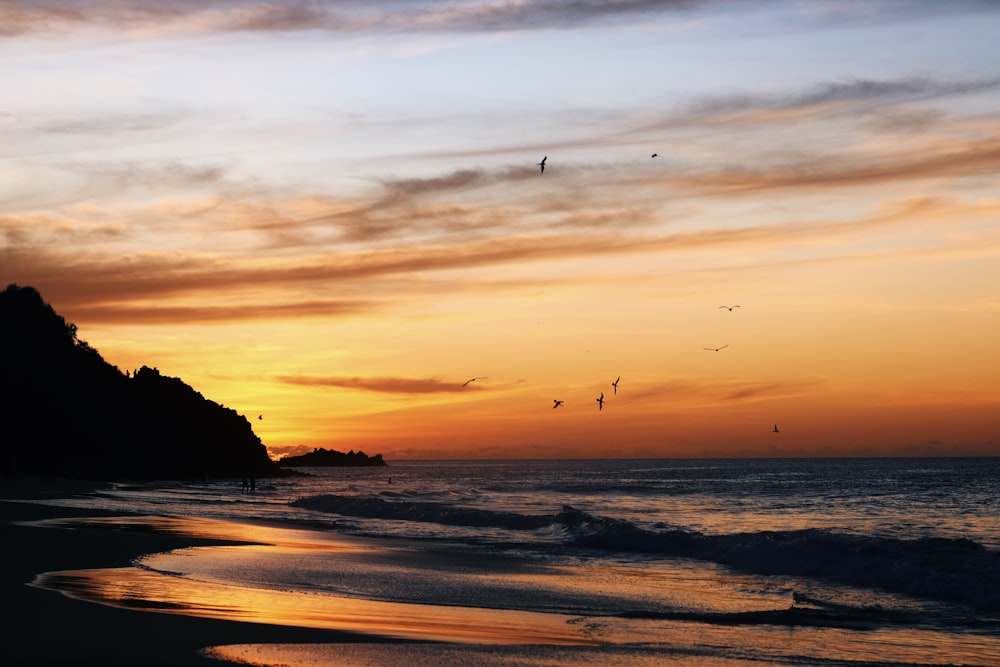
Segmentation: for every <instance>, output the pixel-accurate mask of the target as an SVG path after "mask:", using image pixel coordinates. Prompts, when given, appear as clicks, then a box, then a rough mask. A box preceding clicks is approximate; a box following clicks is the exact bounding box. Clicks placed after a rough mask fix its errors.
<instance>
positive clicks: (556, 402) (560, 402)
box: [552, 398, 563, 410]
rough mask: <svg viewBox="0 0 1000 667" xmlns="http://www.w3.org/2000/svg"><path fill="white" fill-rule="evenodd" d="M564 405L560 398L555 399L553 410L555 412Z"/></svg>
mask: <svg viewBox="0 0 1000 667" xmlns="http://www.w3.org/2000/svg"><path fill="white" fill-rule="evenodd" d="M562 404H563V402H562V401H560V400H559V399H558V398H553V399H552V409H553V410H555V409H556V408H558V407H559V406H560V405H562Z"/></svg>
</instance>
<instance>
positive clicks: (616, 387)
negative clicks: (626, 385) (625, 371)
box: [611, 375, 622, 394]
mask: <svg viewBox="0 0 1000 667" xmlns="http://www.w3.org/2000/svg"><path fill="white" fill-rule="evenodd" d="M621 379H622V376H621V375H619V376H618V379H617V380H615V381H614V382H612V383H611V386H612V387H614V388H615V394H617V393H618V382H619V381H620V380H621Z"/></svg>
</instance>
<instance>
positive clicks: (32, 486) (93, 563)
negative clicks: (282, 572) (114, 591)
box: [0, 477, 391, 666]
mask: <svg viewBox="0 0 1000 667" xmlns="http://www.w3.org/2000/svg"><path fill="white" fill-rule="evenodd" d="M87 488H88V486H87V485H86V484H76V483H66V482H59V481H53V480H40V479H37V478H22V477H18V478H0V499H18V498H19V499H30V498H52V497H67V496H69V495H72V494H73V493H78V492H84V491H85V490H86V489H87ZM79 516H101V514H100V513H99V512H95V511H89V510H79V509H73V508H63V507H50V506H44V505H37V504H31V503H30V502H8V501H7V500H3V501H0V545H2V546H0V550H2V566H0V572H2V574H0V581H2V583H0V596H2V598H0V599H2V604H3V606H4V610H3V615H4V619H5V620H4V621H3V624H2V627H3V634H2V637H3V644H2V646H0V663H2V664H4V665H12V666H14V665H130V666H132V665H221V664H224V663H222V662H219V661H216V660H210V659H208V658H205V657H203V656H201V655H199V653H198V650H199V649H201V648H204V647H207V646H214V645H220V644H241V643H283V642H290V643H300V642H303V643H311V642H323V643H339V642H372V641H380V642H385V641H387V640H386V639H384V638H378V637H373V636H371V635H355V634H351V633H347V632H339V631H332V630H312V629H306V628H293V627H283V626H273V625H260V624H251V623H239V622H236V621H221V620H213V619H203V618H194V617H187V616H179V615H175V614H165V613H156V612H149V611H135V610H128V609H119V608H115V607H109V606H104V605H100V604H95V603H92V602H84V601H80V600H74V599H71V598H69V597H66V596H64V595H62V594H61V593H56V592H53V591H48V590H42V589H39V588H34V587H32V586H29V585H28V584H30V583H31V582H32V581H33V580H34V578H35V576H36V575H38V574H40V573H42V572H50V571H58V570H75V569H85V568H103V567H121V566H126V565H128V564H129V563H130V562H131V560H132V559H133V558H135V557H137V556H140V555H142V554H147V553H155V552H160V551H167V550H170V549H177V548H180V547H185V546H194V545H207V544H219V542H217V541H210V540H198V539H196V538H190V537H179V536H174V535H164V534H155V533H135V532H113V531H107V530H88V529H86V528H82V529H79V528H77V529H66V528H52V527H37V526H23V525H18V524H17V523H16V522H19V521H34V520H38V519H48V518H57V517H79ZM388 641H391V640H388Z"/></svg>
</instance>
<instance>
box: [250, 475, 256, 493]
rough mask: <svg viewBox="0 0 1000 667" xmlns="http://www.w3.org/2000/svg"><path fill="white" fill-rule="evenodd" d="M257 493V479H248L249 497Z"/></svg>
mask: <svg viewBox="0 0 1000 667" xmlns="http://www.w3.org/2000/svg"><path fill="white" fill-rule="evenodd" d="M256 493H257V478H256V477H251V478H250V495H251V496H252V495H255V494H256Z"/></svg>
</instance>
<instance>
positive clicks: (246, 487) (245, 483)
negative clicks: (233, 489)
mask: <svg viewBox="0 0 1000 667" xmlns="http://www.w3.org/2000/svg"><path fill="white" fill-rule="evenodd" d="M249 490H250V482H248V481H247V478H246V477H244V478H243V493H247V492H248V491H249Z"/></svg>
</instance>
